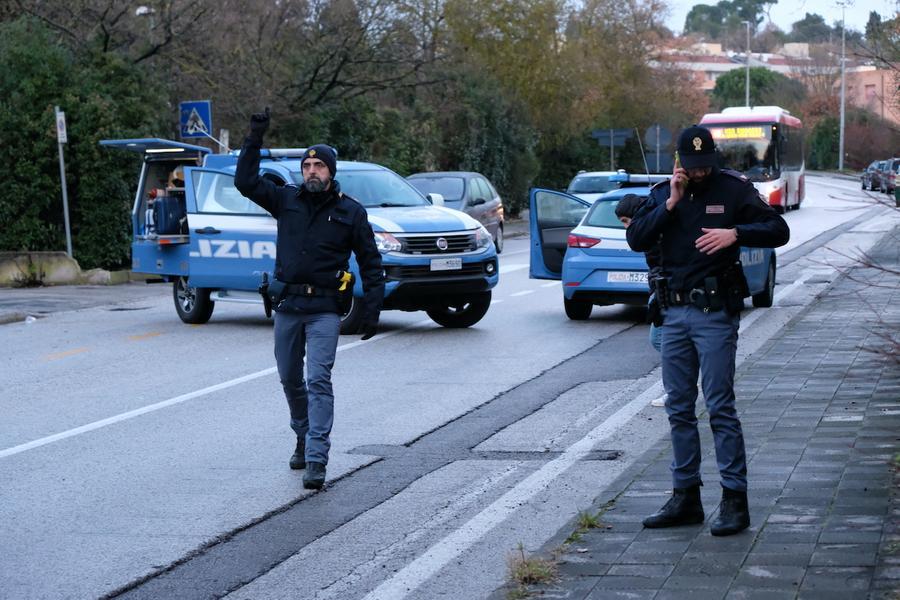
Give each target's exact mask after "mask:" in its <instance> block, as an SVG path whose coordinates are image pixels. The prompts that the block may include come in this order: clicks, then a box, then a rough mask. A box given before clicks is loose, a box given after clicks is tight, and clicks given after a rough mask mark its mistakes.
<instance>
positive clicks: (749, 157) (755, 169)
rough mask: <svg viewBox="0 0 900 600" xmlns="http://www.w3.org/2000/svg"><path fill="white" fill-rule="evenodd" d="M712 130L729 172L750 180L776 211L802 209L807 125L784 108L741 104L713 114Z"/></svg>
mask: <svg viewBox="0 0 900 600" xmlns="http://www.w3.org/2000/svg"><path fill="white" fill-rule="evenodd" d="M700 124H701V125H703V126H704V127H706V128H708V129H709V130H710V132H711V133H712V136H713V139H714V140H715V141H716V146H717V148H718V150H719V153H720V155H721V157H722V159H723V164H722V166H723V167H725V168H726V169H733V170H735V171H740V172H741V173H743V174H744V175H746V176H747V178H748V179H750V181H752V182H753V185H755V186H756V189H757V190H759V192H760V194H762V197H763V198H764V199H765V200H766V201H767V202H768V203H769V205H770V206H771V207H772V208H774V209H775V210H776V211H778V212H780V213H783V212H785V211H786V210H792V209H798V208H800V204H801V203H802V202H803V196H804V192H805V189H804V188H805V185H804V181H803V179H804V161H803V156H804V153H803V124H802V123H801V122H800V119H798V118H797V117H794V116H792V115H791V113H790V112H788V111H787V110H785V109H783V108H780V107H778V106H754V107H752V108H750V107H747V106H735V107H731V108H726V109H724V110H723V111H722V112H720V113H708V114H706V115H704V116H703V119H701V120H700Z"/></svg>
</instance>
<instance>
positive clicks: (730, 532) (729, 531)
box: [709, 523, 750, 537]
mask: <svg viewBox="0 0 900 600" xmlns="http://www.w3.org/2000/svg"><path fill="white" fill-rule="evenodd" d="M749 527H750V523H747V524H746V525H743V526H741V527H739V528H729V529H712V528H710V530H709V532H710V533H711V534H712V535H714V536H716V537H725V536H728V535H734V534H736V533H740V532H742V531H744V530H745V529H747V528H749Z"/></svg>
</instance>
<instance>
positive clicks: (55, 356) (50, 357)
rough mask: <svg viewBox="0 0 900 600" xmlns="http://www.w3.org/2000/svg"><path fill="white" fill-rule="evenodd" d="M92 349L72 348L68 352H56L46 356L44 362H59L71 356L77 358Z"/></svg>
mask: <svg viewBox="0 0 900 600" xmlns="http://www.w3.org/2000/svg"><path fill="white" fill-rule="evenodd" d="M88 350H90V348H72V349H71V350H66V351H64V352H55V353H53V354H48V355H46V356H44V360H46V361H49V360H59V359H61V358H68V357H69V356H75V355H76V354H81V353H82V352H87V351H88Z"/></svg>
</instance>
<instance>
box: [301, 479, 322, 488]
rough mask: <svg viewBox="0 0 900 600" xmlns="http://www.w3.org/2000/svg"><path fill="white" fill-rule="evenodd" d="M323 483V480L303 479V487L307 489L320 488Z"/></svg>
mask: <svg viewBox="0 0 900 600" xmlns="http://www.w3.org/2000/svg"><path fill="white" fill-rule="evenodd" d="M324 485H325V482H324V481H304V482H303V488H304V489H307V490H321V489H322V486H324Z"/></svg>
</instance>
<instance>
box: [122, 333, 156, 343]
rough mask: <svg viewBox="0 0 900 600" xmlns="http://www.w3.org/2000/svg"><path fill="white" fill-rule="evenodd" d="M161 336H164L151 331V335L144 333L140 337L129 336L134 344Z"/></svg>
mask: <svg viewBox="0 0 900 600" xmlns="http://www.w3.org/2000/svg"><path fill="white" fill-rule="evenodd" d="M160 335H162V334H161V333H160V332H158V331H151V332H150V333H142V334H140V335H129V336H128V339H129V340H130V341H132V342H139V341H141V340H146V339H150V338H155V337H157V336H160Z"/></svg>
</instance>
